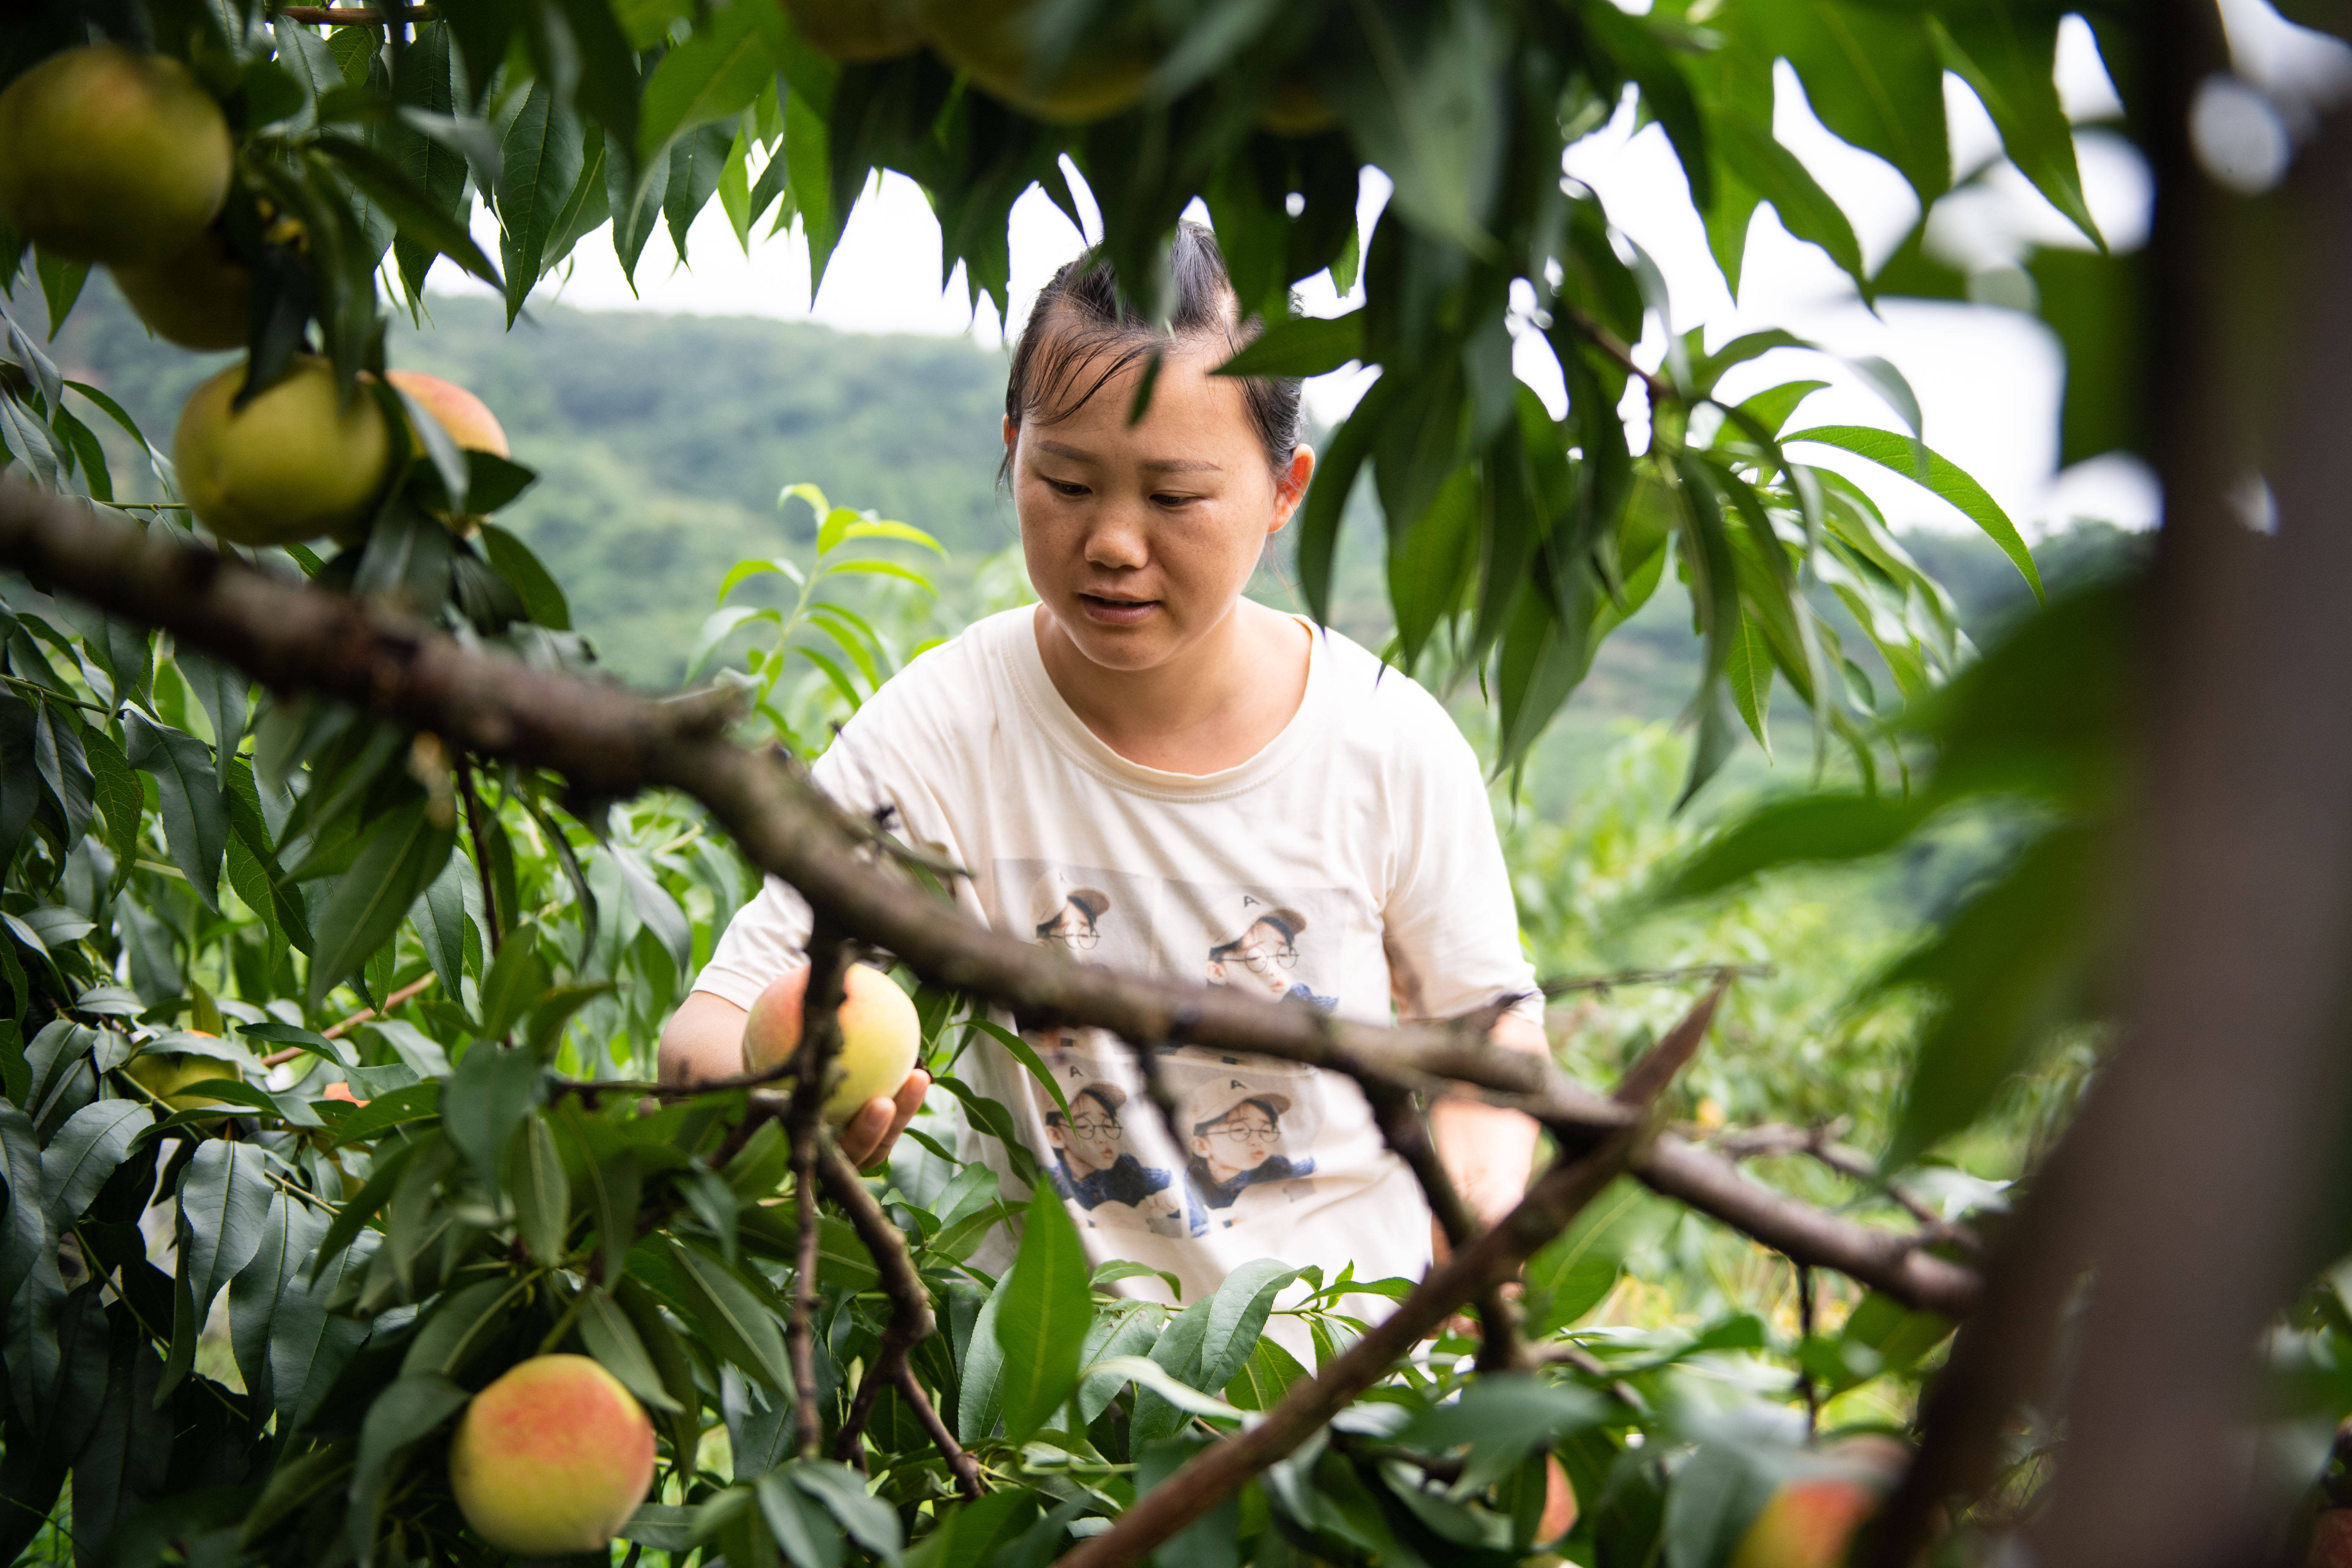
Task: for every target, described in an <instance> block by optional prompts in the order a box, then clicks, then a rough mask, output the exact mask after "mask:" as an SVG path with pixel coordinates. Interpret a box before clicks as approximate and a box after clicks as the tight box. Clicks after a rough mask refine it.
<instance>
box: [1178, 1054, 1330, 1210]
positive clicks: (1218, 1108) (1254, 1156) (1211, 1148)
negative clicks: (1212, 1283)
mask: <svg viewBox="0 0 2352 1568" xmlns="http://www.w3.org/2000/svg"><path fill="white" fill-rule="evenodd" d="M1295 1103H1296V1102H1295V1101H1294V1100H1292V1099H1291V1097H1290V1096H1289V1095H1287V1094H1285V1093H1283V1092H1282V1090H1281V1089H1278V1088H1276V1087H1274V1086H1272V1085H1271V1084H1267V1083H1261V1082H1257V1081H1254V1080H1253V1079H1248V1078H1244V1077H1241V1076H1239V1075H1237V1074H1234V1073H1217V1074H1214V1075H1213V1076H1212V1077H1210V1078H1209V1079H1207V1080H1206V1081H1204V1082H1202V1084H1201V1086H1200V1087H1199V1088H1197V1089H1194V1090H1193V1091H1192V1094H1191V1095H1190V1096H1189V1097H1187V1099H1186V1100H1185V1101H1184V1112H1183V1118H1182V1121H1181V1128H1182V1130H1183V1131H1184V1133H1185V1135H1186V1137H1187V1138H1188V1139H1189V1141H1190V1142H1191V1144H1192V1149H1191V1154H1192V1158H1191V1160H1190V1162H1189V1163H1187V1164H1186V1166H1185V1176H1186V1179H1187V1181H1188V1183H1189V1184H1190V1186H1191V1188H1192V1199H1193V1200H1194V1201H1195V1202H1196V1203H1198V1204H1200V1205H1202V1206H1204V1207H1206V1208H1212V1209H1230V1208H1232V1207H1233V1206H1234V1200H1235V1199H1237V1198H1239V1197H1240V1196H1241V1194H1243V1193H1244V1192H1245V1191H1246V1190H1248V1189H1249V1188H1251V1187H1255V1186H1259V1185H1262V1184H1267V1183H1275V1182H1294V1181H1298V1180H1300V1179H1302V1178H1304V1177H1307V1176H1310V1175H1312V1174H1314V1173H1315V1162H1314V1160H1313V1159H1311V1158H1309V1157H1307V1156H1306V1155H1304V1154H1295V1153H1293V1152H1291V1151H1290V1150H1289V1148H1288V1145H1287V1143H1286V1136H1285V1131H1284V1127H1283V1118H1284V1117H1285V1116H1287V1115H1289V1114H1290V1112H1291V1109H1292V1107H1293V1105H1294V1104H1295Z"/></svg>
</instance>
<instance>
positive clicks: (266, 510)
mask: <svg viewBox="0 0 2352 1568" xmlns="http://www.w3.org/2000/svg"><path fill="white" fill-rule="evenodd" d="M245 375H246V366H245V364H244V363H243V362H239V363H236V364H233V365H231V366H229V367H228V369H226V370H225V371H223V372H221V373H220V374H218V375H216V376H215V377H213V378H212V379H211V380H210V381H207V382H205V384H203V385H202V386H199V387H197V388H196V390H195V391H194V392H192V393H190V394H189V395H188V401H187V403H186V404H185V405H184V406H183V407H182V408H181V410H180V426H179V429H178V431H177V432H176V433H175V434H174V435H173V438H172V457H173V460H174V461H175V462H177V463H178V464H179V466H180V492H181V494H182V495H184V496H185V497H186V498H187V502H188V508H189V510H191V511H193V512H194V513H195V517H196V521H198V522H201V523H203V524H204V525H205V527H206V528H209V529H211V530H212V531H214V532H215V533H216V534H218V535H220V536H221V537H222V538H223V539H226V540H227V541H229V542H231V543H233V544H286V543H290V542H293V541H295V540H298V539H309V538H311V537H313V536H315V535H318V534H321V533H336V534H341V533H348V532H350V531H352V530H353V529H356V528H358V527H360V526H361V525H362V524H363V523H365V522H366V521H368V519H369V518H370V517H371V516H373V514H374V511H375V504H376V499H377V497H379V496H380V495H382V494H383V485H384V479H386V477H387V474H388V470H389V468H390V467H391V462H392V432H391V431H390V430H389V429H387V428H386V427H385V425H384V418H383V410H381V409H379V408H378V407H377V406H376V402H375V398H374V397H373V395H370V393H369V392H368V390H367V389H366V388H365V387H364V386H362V387H361V388H360V389H359V391H358V394H357V395H355V396H354V397H353V398H352V400H351V402H350V403H348V404H346V403H344V402H343V401H342V394H341V389H340V388H339V387H338V386H337V385H336V384H335V372H334V367H333V366H332V365H330V364H329V363H327V362H326V361H325V360H323V359H320V358H319V357H318V356H317V355H315V354H298V355H296V356H295V359H294V363H292V364H291V365H290V366H289V367H288V369H287V372H286V374H285V375H284V376H283V377H282V378H281V379H279V380H278V382H277V383H276V384H274V385H272V386H271V387H270V388H269V389H268V391H267V392H264V393H262V394H261V395H259V396H258V397H256V398H254V399H253V400H252V401H251V402H249V403H247V405H245V406H244V407H243V408H237V409H232V408H231V406H230V405H232V404H233V403H234V402H235V401H236V395H237V393H238V392H239V391H240V390H241V389H242V388H243V387H244V385H245Z"/></svg>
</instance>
